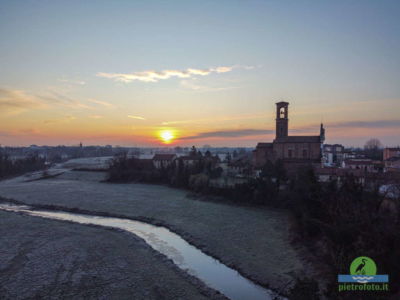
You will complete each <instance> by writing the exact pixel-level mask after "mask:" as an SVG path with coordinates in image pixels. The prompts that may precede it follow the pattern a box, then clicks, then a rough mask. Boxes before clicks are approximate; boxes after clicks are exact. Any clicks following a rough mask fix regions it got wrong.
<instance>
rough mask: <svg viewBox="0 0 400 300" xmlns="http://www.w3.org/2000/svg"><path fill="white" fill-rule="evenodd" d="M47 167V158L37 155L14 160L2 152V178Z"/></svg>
mask: <svg viewBox="0 0 400 300" xmlns="http://www.w3.org/2000/svg"><path fill="white" fill-rule="evenodd" d="M44 168H45V160H44V159H42V158H40V157H38V156H37V155H30V156H28V157H26V158H21V159H16V160H12V159H10V158H9V157H8V155H6V154H3V153H1V152H0V178H6V177H11V176H15V175H20V174H23V173H26V172H32V171H36V170H40V169H44Z"/></svg>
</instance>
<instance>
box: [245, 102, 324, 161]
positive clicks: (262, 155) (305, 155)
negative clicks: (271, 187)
mask: <svg viewBox="0 0 400 300" xmlns="http://www.w3.org/2000/svg"><path fill="white" fill-rule="evenodd" d="M288 108H289V103H288V102H278V103H276V135H275V139H274V140H273V142H272V143H258V144H257V147H256V149H255V150H254V151H253V164H254V166H255V168H261V167H262V166H263V165H264V164H265V163H266V162H267V161H268V160H270V161H276V160H277V159H281V160H282V161H283V163H284V165H285V167H287V168H292V167H294V168H295V167H298V166H304V165H305V164H320V163H321V156H322V154H321V145H322V143H323V142H324V140H325V129H324V127H323V125H322V124H321V127H320V134H319V135H315V136H289V111H288Z"/></svg>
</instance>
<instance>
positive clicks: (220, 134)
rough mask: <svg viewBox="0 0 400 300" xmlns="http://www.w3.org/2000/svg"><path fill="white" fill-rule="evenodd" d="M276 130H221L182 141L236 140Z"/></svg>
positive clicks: (187, 137) (203, 133) (189, 137)
mask: <svg viewBox="0 0 400 300" xmlns="http://www.w3.org/2000/svg"><path fill="white" fill-rule="evenodd" d="M274 132H275V131H274V130H268V129H239V130H220V131H209V132H201V133H198V134H197V135H192V136H186V137H182V138H181V139H182V140H193V139H204V138H235V137H245V136H256V135H263V134H271V133H274Z"/></svg>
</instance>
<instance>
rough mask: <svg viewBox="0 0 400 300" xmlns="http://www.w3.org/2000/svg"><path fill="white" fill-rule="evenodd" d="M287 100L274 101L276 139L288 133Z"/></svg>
mask: <svg viewBox="0 0 400 300" xmlns="http://www.w3.org/2000/svg"><path fill="white" fill-rule="evenodd" d="M288 108H289V103H288V102H283V101H281V102H278V103H276V137H275V138H276V139H279V138H284V137H287V136H288V133H289V119H288V113H289V111H288Z"/></svg>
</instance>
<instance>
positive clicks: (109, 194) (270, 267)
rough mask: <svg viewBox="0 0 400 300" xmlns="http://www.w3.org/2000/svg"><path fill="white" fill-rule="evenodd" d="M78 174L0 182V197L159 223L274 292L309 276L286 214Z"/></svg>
mask: <svg viewBox="0 0 400 300" xmlns="http://www.w3.org/2000/svg"><path fill="white" fill-rule="evenodd" d="M78 173H79V174H78ZM78 173H77V172H74V171H68V172H66V173H64V174H62V175H60V176H58V177H56V178H52V179H46V180H39V181H32V182H24V181H23V180H18V179H14V180H9V181H4V182H1V183H0V195H1V196H3V197H7V198H12V199H16V200H19V201H22V202H24V203H27V204H46V205H55V206H60V207H64V208H70V209H71V208H79V209H81V210H85V211H89V212H97V213H99V212H103V213H107V214H109V215H115V216H125V217H128V218H132V219H138V220H141V219H142V220H143V219H145V220H146V221H150V222H151V223H153V224H162V225H164V226H166V227H168V228H170V229H171V230H172V231H174V232H177V233H178V234H180V235H181V236H183V237H184V238H185V239H186V240H187V241H189V242H190V243H192V244H193V245H195V246H196V247H198V248H200V249H202V250H203V251H204V252H205V253H207V254H209V255H211V256H213V257H216V258H218V259H219V260H220V261H221V262H223V263H224V264H226V265H228V266H230V267H233V268H234V269H237V270H239V271H240V272H241V273H242V274H243V275H245V276H246V277H248V278H250V279H252V280H253V281H256V282H258V283H260V284H262V285H263V286H266V287H270V288H272V289H274V290H276V291H279V292H282V291H285V290H286V289H287V288H289V287H291V285H292V284H293V282H294V280H295V278H296V277H297V276H304V274H306V273H307V274H308V275H309V271H308V270H309V269H310V266H309V265H308V263H307V262H305V261H304V260H302V259H301V257H300V255H299V249H296V248H294V247H293V245H292V244H291V243H290V231H289V223H290V222H289V215H288V213H287V212H285V211H282V210H273V209H267V208H252V207H239V206H233V205H227V204H221V203H216V202H215V201H214V202H207V201H196V200H193V199H189V198H188V197H187V194H186V192H185V191H182V190H177V189H172V188H169V187H165V186H157V185H147V184H110V183H101V182H98V181H96V180H94V178H97V179H100V177H101V173H100V172H96V174H93V172H92V173H90V172H82V171H81V172H78ZM85 174H87V175H85ZM99 181H100V180H99Z"/></svg>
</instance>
